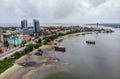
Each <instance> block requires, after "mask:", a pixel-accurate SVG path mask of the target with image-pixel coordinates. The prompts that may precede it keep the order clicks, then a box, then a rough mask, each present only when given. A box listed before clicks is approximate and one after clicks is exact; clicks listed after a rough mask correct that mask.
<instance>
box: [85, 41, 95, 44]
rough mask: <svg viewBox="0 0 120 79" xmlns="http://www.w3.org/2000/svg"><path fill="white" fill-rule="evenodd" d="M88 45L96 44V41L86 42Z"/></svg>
mask: <svg viewBox="0 0 120 79" xmlns="http://www.w3.org/2000/svg"><path fill="white" fill-rule="evenodd" d="M86 43H87V44H95V41H90V40H89V41H86Z"/></svg>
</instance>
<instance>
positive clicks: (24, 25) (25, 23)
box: [21, 19, 27, 29]
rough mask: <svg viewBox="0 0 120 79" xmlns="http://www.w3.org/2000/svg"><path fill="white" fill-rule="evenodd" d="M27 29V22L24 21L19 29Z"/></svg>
mask: <svg viewBox="0 0 120 79" xmlns="http://www.w3.org/2000/svg"><path fill="white" fill-rule="evenodd" d="M26 28H27V20H26V19H24V20H22V21H21V29H26Z"/></svg>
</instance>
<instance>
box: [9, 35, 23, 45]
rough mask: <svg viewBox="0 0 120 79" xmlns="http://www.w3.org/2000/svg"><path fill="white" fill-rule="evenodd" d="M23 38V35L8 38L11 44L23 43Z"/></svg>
mask: <svg viewBox="0 0 120 79" xmlns="http://www.w3.org/2000/svg"><path fill="white" fill-rule="evenodd" d="M22 41H23V39H22V37H21V36H11V37H9V38H8V43H9V44H10V45H16V46H17V45H20V44H21V43H22Z"/></svg>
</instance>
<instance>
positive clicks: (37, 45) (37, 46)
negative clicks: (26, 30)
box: [34, 43, 42, 49]
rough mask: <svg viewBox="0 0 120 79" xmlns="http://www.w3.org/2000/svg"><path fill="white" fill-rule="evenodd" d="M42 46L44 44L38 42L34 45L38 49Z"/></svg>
mask: <svg viewBox="0 0 120 79" xmlns="http://www.w3.org/2000/svg"><path fill="white" fill-rule="evenodd" d="M40 46H42V44H40V43H37V44H35V45H34V48H36V49H37V48H39V47H40Z"/></svg>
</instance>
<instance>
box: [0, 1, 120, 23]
mask: <svg viewBox="0 0 120 79" xmlns="http://www.w3.org/2000/svg"><path fill="white" fill-rule="evenodd" d="M119 3H120V1H119V0H115V1H113V0H49V1H48V0H44V1H43V0H26V1H23V0H11V1H9V0H4V1H3V0H2V1H0V4H1V8H0V11H1V13H0V15H1V16H0V23H17V24H18V23H19V22H20V21H21V20H22V19H24V18H26V19H27V20H29V22H30V23H32V19H34V18H36V19H38V20H39V21H41V23H68V24H69V23H78V24H84V23H97V22H99V23H119V22H120V16H119V13H120V9H119V7H120V5H119ZM46 4H47V5H46ZM66 7H67V8H66Z"/></svg>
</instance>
